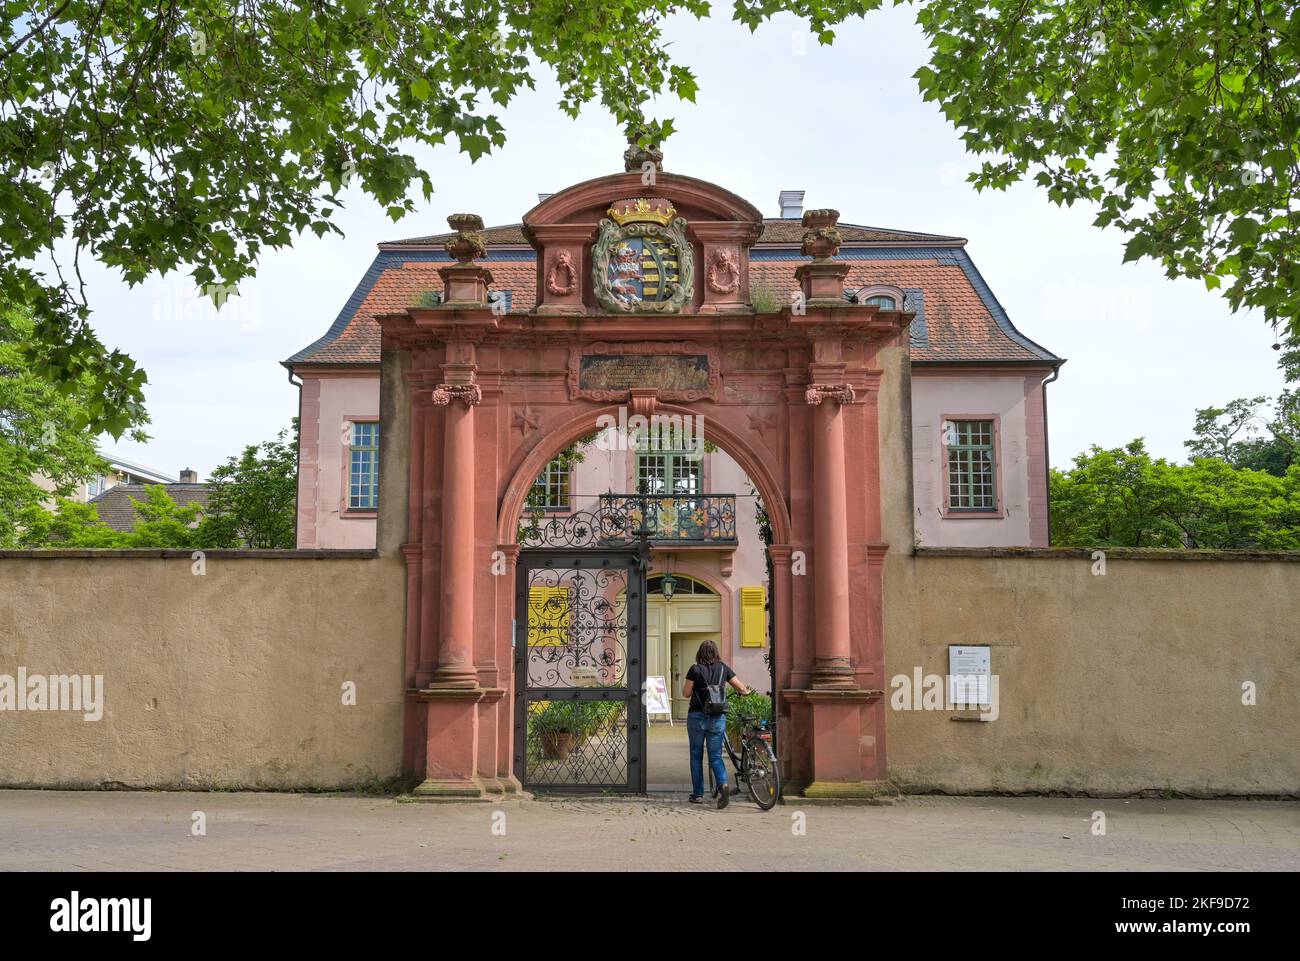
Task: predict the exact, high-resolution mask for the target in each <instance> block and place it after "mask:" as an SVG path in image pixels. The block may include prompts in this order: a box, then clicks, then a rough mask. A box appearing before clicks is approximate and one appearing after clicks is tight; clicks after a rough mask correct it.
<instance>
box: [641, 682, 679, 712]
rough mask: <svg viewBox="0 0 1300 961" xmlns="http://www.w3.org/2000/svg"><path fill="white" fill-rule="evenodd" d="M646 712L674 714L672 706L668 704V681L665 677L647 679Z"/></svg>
mask: <svg viewBox="0 0 1300 961" xmlns="http://www.w3.org/2000/svg"><path fill="white" fill-rule="evenodd" d="M645 712H646V713H647V714H668V715H670V716H671V715H672V712H673V711H672V708H671V707H670V706H669V704H668V682H667V681H666V680H665V679H664V678H662V677H647V678H646V679H645Z"/></svg>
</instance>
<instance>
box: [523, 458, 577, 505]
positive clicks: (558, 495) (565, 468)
mask: <svg viewBox="0 0 1300 961" xmlns="http://www.w3.org/2000/svg"><path fill="white" fill-rule="evenodd" d="M571 477H572V472H571V470H570V468H569V465H568V463H567V462H566V461H565V460H564V459H563V458H560V457H556V458H554V459H553V460H552V461H551V462H550V463H549V464H547V465H546V467H545V468H543V470H542V472H541V473H540V474H538V475H537V480H535V481H533V489H532V490H531V491H529V492H528V506H529V507H532V508H538V509H541V510H544V511H567V510H568V509H569V495H570V494H571V493H572V491H571V489H570V478H571Z"/></svg>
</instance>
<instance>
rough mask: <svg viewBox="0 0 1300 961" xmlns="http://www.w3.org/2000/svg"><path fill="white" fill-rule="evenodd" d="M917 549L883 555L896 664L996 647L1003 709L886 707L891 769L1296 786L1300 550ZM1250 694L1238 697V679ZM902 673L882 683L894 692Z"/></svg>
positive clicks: (1054, 786) (1055, 785) (932, 664)
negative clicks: (982, 713) (958, 648)
mask: <svg viewBox="0 0 1300 961" xmlns="http://www.w3.org/2000/svg"><path fill="white" fill-rule="evenodd" d="M1105 561H1106V563H1105V574H1095V573H1093V572H1094V570H1096V569H1098V568H1097V561H1096V560H1094V558H1093V554H1092V552H1091V551H1087V550H1073V549H1070V550H1065V549H1059V550H1050V549H1049V550H1034V549H996V548H991V549H965V550H963V549H941V548H935V549H920V550H918V551H917V553H916V554H915V555H907V554H897V555H892V556H891V557H890V559H889V560H888V561H887V567H886V576H885V583H886V603H885V618H886V674H887V675H888V677H887V678H886V681H887V682H889V681H892V680H894V679H895V678H897V676H898V675H907V676H909V677H910V676H912V675H913V674H914V672H915V670H916V669H917V668H918V667H919V668H921V671H922V675H923V676H924V675H928V674H938V675H943V674H946V673H947V670H948V646H949V645H963V644H966V645H983V644H987V645H989V646H990V647H991V648H992V651H991V657H992V664H991V669H992V672H993V673H994V674H996V675H998V677H999V685H998V693H999V698H998V701H999V703H998V717H997V719H996V720H993V721H985V722H969V721H955V720H953V717H954V712H953V711H950V710H943V711H927V710H898V709H894V710H890V711H889V712H888V714H889V722H888V727H887V733H888V752H889V764H890V773H891V778H892V780H893V781H894V782H895V783H897V784H898V785H899V786H900V787H902V788H903V789H904V790H911V791H932V790H937V791H946V792H953V793H959V792H960V793H967V792H980V791H999V792H1055V791H1062V792H1072V793H1085V794H1098V795H1115V794H1130V793H1136V792H1140V791H1154V792H1161V793H1183V794H1191V795H1221V794H1222V795H1228V794H1265V795H1283V794H1287V795H1297V796H1300V554H1274V555H1268V554H1261V555H1244V556H1243V555H1237V554H1228V553H1216V552H1195V553H1188V552H1172V551H1171V552H1165V551H1134V550H1119V549H1113V550H1110V551H1108V552H1107V553H1106V559H1105ZM1247 682H1249V683H1250V684H1252V685H1253V686H1254V691H1255V698H1256V702H1255V704H1254V705H1253V706H1249V705H1246V704H1243V685H1245V684H1247ZM898 687H899V686H898V685H892V686H891V685H888V684H887V685H886V697H891V696H894V694H893V692H894V691H895V690H897V689H898Z"/></svg>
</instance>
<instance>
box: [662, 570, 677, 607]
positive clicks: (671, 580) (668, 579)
mask: <svg viewBox="0 0 1300 961" xmlns="http://www.w3.org/2000/svg"><path fill="white" fill-rule="evenodd" d="M659 589H660V590H661V591H662V592H663V595H664V600H665V601H671V600H672V599H673V594H674V593H676V591H677V578H675V577H673V575H671V574H665V575H664V577H663V580H662V581H660V582H659Z"/></svg>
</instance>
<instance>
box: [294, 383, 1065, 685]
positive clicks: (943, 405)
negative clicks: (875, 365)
mask: <svg viewBox="0 0 1300 961" xmlns="http://www.w3.org/2000/svg"><path fill="white" fill-rule="evenodd" d="M1041 379H1042V377H1041V376H1040V375H1038V374H1031V375H1028V376H1026V375H1024V374H1020V373H1015V374H1007V375H995V374H987V373H980V374H968V375H962V374H953V373H947V372H945V373H943V374H929V373H926V372H924V371H922V370H918V369H915V368H914V369H913V371H912V457H913V485H914V495H915V504H916V515H915V525H916V533H917V535H918V539H919V543H921V544H923V545H925V546H927V547H1003V546H1025V545H1027V546H1034V547H1045V546H1047V539H1048V532H1047V487H1046V474H1045V470H1044V467H1043V465H1044V464H1045V463H1046V451H1045V442H1044V419H1043V406H1042V390H1041V387H1040V386H1039V385H1040V382H1041ZM302 381H303V388H302V391H303V393H302V421H303V423H302V453H301V460H300V471H299V481H298V491H299V501H298V512H299V517H298V546H299V547H304V548H306V547H340V548H342V547H360V548H368V547H373V546H374V544H375V521H374V518H373V517H366V516H347V515H346V513H344V512H343V510H342V508H343V507H344V506H345V503H346V501H345V499H344V498H345V494H346V491H345V486H344V485H345V483H346V473H345V470H344V468H345V463H344V454H343V425H344V421H345V419H346V418H347V417H350V416H355V417H376V418H377V417H378V415H379V377H378V375H377V374H373V373H370V372H364V373H358V374H354V375H341V374H335V373H330V374H324V375H314V374H303V375H302ZM951 415H971V416H976V415H988V416H990V417H993V418H995V419H996V420H997V421H998V427H999V440H1000V450H999V452H998V453H999V457H998V476H999V488H1000V493H999V497H1000V501H999V502H1000V506H1001V510H1000V511H999V514H1000V515H1001V516H999V517H996V518H992V517H991V518H987V519H986V518H975V517H961V518H952V517H945V516H944V515H943V510H942V508H943V503H944V490H945V488H944V483H945V478H944V456H943V428H942V424H943V419H944V417H946V416H951ZM706 431H707V423H706ZM381 436H382V431H381ZM705 458H706V466H705V483H706V490H707V491H708V492H713V493H727V494H738V495H746V496H743V497H742V498H741V499H740V500H738V502H737V514H738V517H737V531H738V533H739V535H740V541H741V549H739V550H737V551H736V553H735V555H734V558H733V565H734V566H733V570H732V574H731V576H730V577H727V578H724V580H725V581H726V583H727V584H728V586H729V587H731V588H732V589H733V590H734V591H735V593H734V596H733V597H732V598H730V603H731V604H732V605H733V606H734V607H735V608H736V609H735V611H733V614H734V619H733V623H736V624H738V623H739V620H738V619H739V604H740V600H739V598H740V594H739V588H740V587H751V586H760V585H762V586H766V568H765V565H764V559H763V556H762V552H761V551H760V550H758V549H757V548H754V547H751V546H750V545H753V544H757V543H758V529H757V525H756V523H755V521H754V498H753V497H752V496H750V495H752V493H753V487H752V485H751V484H750V483H749V479H748V478H747V477H746V476H745V473H744V471H743V470H741V468H740V466H739V465H738V464H736V462H735V461H734V460H732V459H731V458H730V457H728V456H727V454H725V453H724V452H722V451H716V452H713V453H708V454H705ZM631 479H632V477H631V461H630V458H629V457H628V454H627V453H626V452H619V451H610V450H599V449H597V448H596V447H595V446H594V445H593V447H592V448H591V449H590V450H589V452H588V454H587V458H586V460H585V461H584V462H583V463H582V464H581V465H579V466H578V468H577V470H576V474H575V486H574V489H575V491H577V492H578V495H579V496H583V497H594V496H595V495H596V494H599V493H602V492H604V491H608V490H613V491H618V492H623V491H630V490H632V489H633V487H632V485H631V483H630V482H631ZM692 560H694V561H696V562H701V563H707V564H708V565H710V567H711V568H713V569H717V568H718V566H719V562H718V558H717V557H716V556H714V555H702V556H699V557H692ZM718 576H719V577H721V576H722V575H721V574H719V575H718ZM736 658H737V663H736V666H737V669H738V670H739V669H740V668H741V667H742V666H743V667H745V668H746V670H747V671H748V675H747V676H754V677H757V676H758V675H759V673H760V672H762V673H763V674H764V676H765V672H766V666H765V665H764V664H763V661H762V651H761V650H760V649H758V648H749V649H745V650H740V649H737V654H736ZM751 661H752V662H753V663H752V664H751V663H750V662H751Z"/></svg>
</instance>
